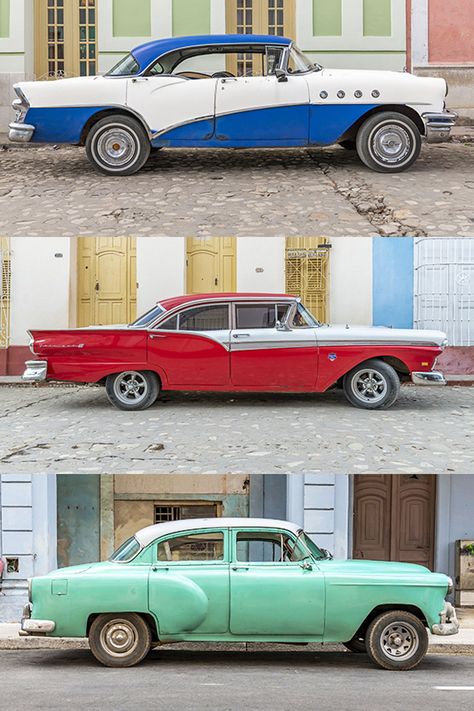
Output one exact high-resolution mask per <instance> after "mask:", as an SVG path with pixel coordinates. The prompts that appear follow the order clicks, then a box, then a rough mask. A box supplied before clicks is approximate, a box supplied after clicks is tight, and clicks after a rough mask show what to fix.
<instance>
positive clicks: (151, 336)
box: [150, 333, 167, 338]
mask: <svg viewBox="0 0 474 711" xmlns="http://www.w3.org/2000/svg"><path fill="white" fill-rule="evenodd" d="M150 338H167V336H166V333H150Z"/></svg>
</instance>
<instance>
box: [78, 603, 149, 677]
mask: <svg viewBox="0 0 474 711" xmlns="http://www.w3.org/2000/svg"><path fill="white" fill-rule="evenodd" d="M89 646H90V648H91V652H92V654H93V655H94V657H95V658H96V659H97V660H98V661H99V662H100V663H101V664H104V665H105V666H106V667H131V666H133V665H134V664H138V663H139V662H141V661H142V659H144V658H145V657H146V655H147V654H148V652H149V651H150V647H151V630H150V628H149V626H148V625H147V623H146V622H145V620H144V619H143V618H142V617H140V615H137V614H135V613H123V614H121V613H111V614H106V615H99V616H98V617H96V618H95V620H94V621H93V623H92V625H91V627H90V630H89Z"/></svg>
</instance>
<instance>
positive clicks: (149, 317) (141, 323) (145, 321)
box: [130, 304, 165, 328]
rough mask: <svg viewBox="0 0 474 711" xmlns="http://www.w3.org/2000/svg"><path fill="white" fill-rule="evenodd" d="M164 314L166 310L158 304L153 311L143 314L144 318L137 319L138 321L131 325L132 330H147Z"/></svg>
mask: <svg viewBox="0 0 474 711" xmlns="http://www.w3.org/2000/svg"><path fill="white" fill-rule="evenodd" d="M164 312H165V310H164V308H163V307H162V306H160V305H159V304H158V305H157V306H154V307H153V308H152V309H150V310H149V311H147V312H146V313H145V314H143V316H140V318H137V320H136V321H134V322H133V323H131V324H130V328H146V327H147V326H149V325H150V324H151V323H153V321H155V320H156V319H157V318H158V316H160V314H163V313H164Z"/></svg>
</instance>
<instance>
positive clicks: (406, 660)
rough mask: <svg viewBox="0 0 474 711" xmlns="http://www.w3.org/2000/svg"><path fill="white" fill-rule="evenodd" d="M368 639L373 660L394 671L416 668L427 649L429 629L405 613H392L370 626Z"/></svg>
mask: <svg viewBox="0 0 474 711" xmlns="http://www.w3.org/2000/svg"><path fill="white" fill-rule="evenodd" d="M366 640H367V652H368V655H369V657H370V658H371V660H372V661H373V662H374V663H375V664H377V665H378V666H379V667H382V668H383V669H390V670H393V671H407V670H409V669H414V668H415V667H417V666H418V664H420V662H421V661H422V659H423V658H424V656H425V654H426V652H427V650H428V633H427V631H426V627H425V626H424V624H423V623H422V622H421V620H419V619H418V617H415V615H413V614H412V613H411V612H405V611H404V610H391V611H390V612H385V613H384V614H382V615H379V616H378V617H376V618H375V620H373V621H372V622H371V623H370V625H369V628H368V630H367V635H366Z"/></svg>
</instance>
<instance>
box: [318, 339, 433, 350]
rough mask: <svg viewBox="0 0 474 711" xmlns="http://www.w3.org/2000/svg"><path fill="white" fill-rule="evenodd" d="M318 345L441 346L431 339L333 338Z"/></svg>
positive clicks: (319, 341)
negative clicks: (342, 339) (355, 339)
mask: <svg viewBox="0 0 474 711" xmlns="http://www.w3.org/2000/svg"><path fill="white" fill-rule="evenodd" d="M318 346H321V347H330V348H332V347H338V348H339V347H341V346H390V347H391V346H419V347H420V348H441V346H440V345H439V344H438V343H433V342H430V341H390V340H388V339H387V340H386V341H372V340H362V339H361V340H360V341H349V340H347V341H337V340H334V341H331V340H327V341H324V340H319V339H318Z"/></svg>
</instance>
